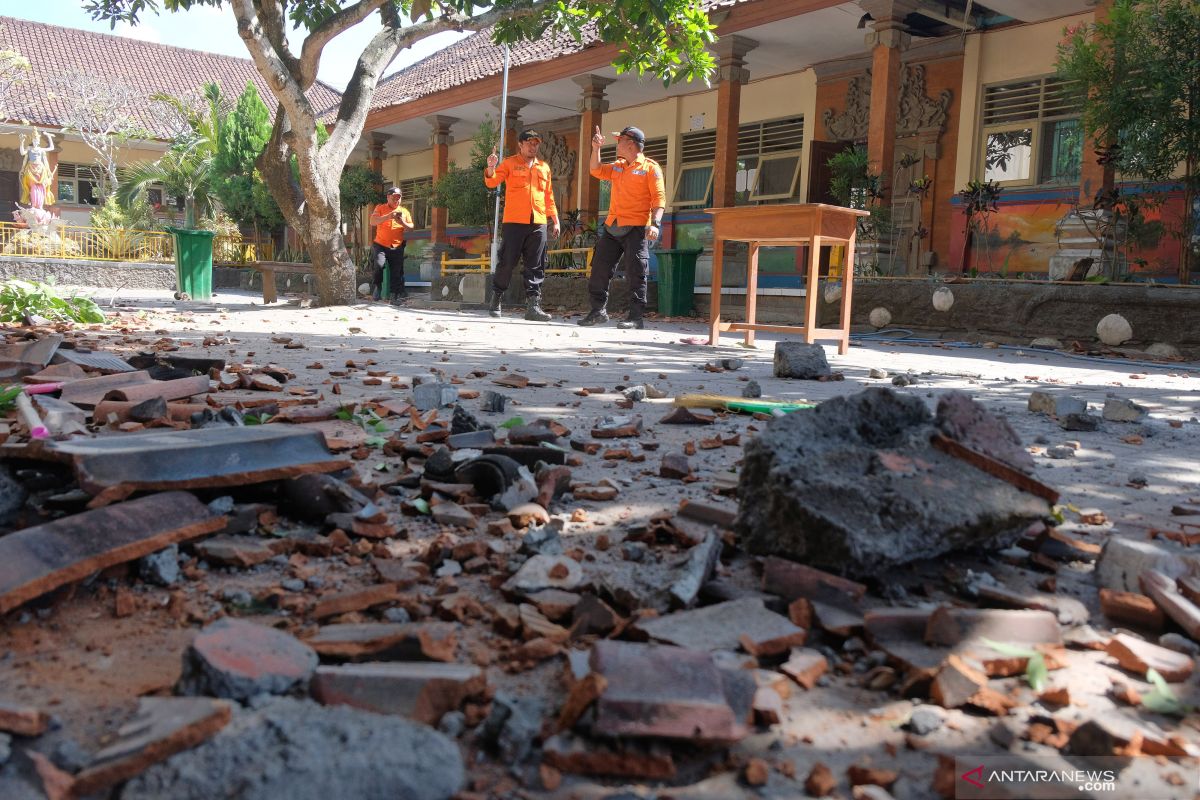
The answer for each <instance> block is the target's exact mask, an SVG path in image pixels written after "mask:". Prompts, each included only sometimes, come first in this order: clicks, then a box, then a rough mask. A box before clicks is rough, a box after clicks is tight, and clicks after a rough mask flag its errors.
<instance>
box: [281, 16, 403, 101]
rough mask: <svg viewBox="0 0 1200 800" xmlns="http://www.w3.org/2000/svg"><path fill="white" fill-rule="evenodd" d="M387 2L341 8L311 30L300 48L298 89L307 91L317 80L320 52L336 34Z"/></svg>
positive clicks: (355, 23) (360, 20)
mask: <svg viewBox="0 0 1200 800" xmlns="http://www.w3.org/2000/svg"><path fill="white" fill-rule="evenodd" d="M386 2H388V0H359V2H357V3H355V4H354V5H352V6H349V7H347V8H343V9H341V10H340V11H338V12H337V13H336V14H334V15H333V16H331V17H329V18H328V19H326V20H325V21H324V22H322V23H321V24H320V25H318V26H317V27H316V28H314V29H313V30H312V32H310V33H309V34H308V36H307V37H306V38H305V40H304V44H303V45H301V48H300V87H301V88H302V89H305V90H307V89H308V88H309V87H310V86H312V85H313V83H314V82H315V81H316V79H317V71H318V69H319V68H320V66H321V51H322V50H324V49H325V45H327V44H329V42H330V41H332V40H333V39H334V38H335V37H336V36H338V34H340V33H342V32H343V31H345V30H346V29H348V28H351V27H353V26H355V25H357V24H358V23H360V22H362V21H363V20H364V19H366V18H367V17H368V16H370V15H371V12H373V11H374V10H375V9H377V8H379V7H380V6H382V5H383V4H384V3H386Z"/></svg>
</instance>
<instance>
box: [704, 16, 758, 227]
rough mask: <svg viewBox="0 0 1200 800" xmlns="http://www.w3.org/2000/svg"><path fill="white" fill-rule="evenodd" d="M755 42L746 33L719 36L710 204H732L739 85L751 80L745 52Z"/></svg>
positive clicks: (722, 206) (740, 91)
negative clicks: (715, 150) (715, 123)
mask: <svg viewBox="0 0 1200 800" xmlns="http://www.w3.org/2000/svg"><path fill="white" fill-rule="evenodd" d="M757 46H758V42H756V41H754V40H753V39H747V38H746V37H745V36H738V35H736V34H734V35H732V36H722V37H721V38H720V39H719V40H717V45H716V47H715V48H714V50H715V52H716V55H717V77H718V80H719V81H720V83H719V84H718V85H717V152H716V156H715V157H714V161H715V163H714V164H713V205H714V206H716V207H717V208H725V207H728V206H732V205H733V197H734V194H735V193H736V191H735V190H736V189H737V140H738V122H739V121H740V119H741V111H742V85H743V84H745V83H746V81H748V80H749V79H750V71H749V70H748V69H746V61H745V55H746V53H748V52H750V51H751V50H753V49H754V48H755V47H757Z"/></svg>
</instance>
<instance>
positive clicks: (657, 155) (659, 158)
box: [600, 136, 670, 216]
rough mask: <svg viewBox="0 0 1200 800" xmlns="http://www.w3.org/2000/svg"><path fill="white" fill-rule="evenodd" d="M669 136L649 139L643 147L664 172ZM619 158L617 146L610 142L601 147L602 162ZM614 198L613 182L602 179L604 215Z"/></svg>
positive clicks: (601, 202)
mask: <svg viewBox="0 0 1200 800" xmlns="http://www.w3.org/2000/svg"><path fill="white" fill-rule="evenodd" d="M667 144H668V142H667V137H665V136H659V137H658V138H656V139H647V140H646V146H645V147H644V148H642V152H643V153H645V155H646V157H647V158H650V159H653V160H654V161H656V162H658V165H659V166H660V167H662V170H663V174H664V175H666V174H667V155H668V153H670V149H669V148H668V147H667ZM616 160H617V146H616V145H615V144H610V145H608V146H606V147H601V148H600V163H601V164H611V163H612V162H614V161H616ZM611 199H612V184H611V183H609V182H608V181H600V214H601V215H602V216H603V215H604V214H607V213H608V206H609V203H610V202H611Z"/></svg>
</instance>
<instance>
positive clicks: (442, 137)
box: [425, 114, 482, 248]
mask: <svg viewBox="0 0 1200 800" xmlns="http://www.w3.org/2000/svg"><path fill="white" fill-rule="evenodd" d="M425 121H426V122H428V123H429V127H430V134H429V146H430V147H431V148H433V183H434V185H436V184H437V182H438V181H439V180H441V178H442V177H443V176H444V175H445V174H446V172H447V170H449V169H450V145H451V144H453V142H454V137H453V136H451V135H450V127H451V126H452V125H453V124H454V123H456V122H458V117H444V116H441V115H440V114H434V115H433V116H429V117H426V118H425ZM481 180H482V178H481ZM447 213H448V212H447V211H446V209H445V208H443V207H441V206H434V207H433V210H432V212H431V213H430V217H431V219H430V225H429V227H430V230H429V239H430V241H431V242H432V243H433V246H434V247H435V248H436V247H437V246H438V245H443V244H445V243H446V222H447Z"/></svg>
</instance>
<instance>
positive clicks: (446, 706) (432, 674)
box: [312, 662, 487, 725]
mask: <svg viewBox="0 0 1200 800" xmlns="http://www.w3.org/2000/svg"><path fill="white" fill-rule="evenodd" d="M486 689H487V679H486V677H485V676H484V674H483V671H482V670H481V669H480V668H479V667H476V666H472V665H469V664H440V663H436V662H388V663H364V664H346V665H342V666H336V667H332V666H331V667H319V668H318V669H317V672H316V675H315V676H313V681H312V694H313V697H314V698H315V699H316V700H317V702H319V703H322V704H323V705H347V706H353V707H355V708H361V709H365V710H367V711H373V712H375V713H377V714H396V715H399V716H403V717H408V718H409V719H413V720H416V721H417V722H421V723H424V724H426V725H436V724H437V722H438V720H440V719H441V718H442V715H443V714H445V713H446V712H447V711H453V710H456V709H458V708H461V707H462V705H463V703H464V702H465V701H466V700H467V699H468V698H471V697H476V696H479V695H482V694H483V693H484V691H485V690H486Z"/></svg>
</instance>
